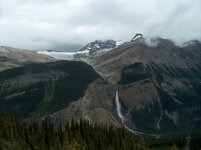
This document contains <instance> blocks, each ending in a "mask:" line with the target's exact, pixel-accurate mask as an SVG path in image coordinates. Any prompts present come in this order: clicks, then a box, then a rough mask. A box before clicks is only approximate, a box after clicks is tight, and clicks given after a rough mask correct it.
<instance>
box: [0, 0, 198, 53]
mask: <svg viewBox="0 0 201 150" xmlns="http://www.w3.org/2000/svg"><path fill="white" fill-rule="evenodd" d="M200 15H201V1H200V0H169V1H167V0H149V1H147V0H138V1H137V0H110V1H108V0H0V45H7V46H12V47H19V48H26V49H39V50H42V49H60V50H76V49H79V47H81V46H82V45H85V44H87V43H89V42H91V41H94V40H96V39H100V40H103V39H122V40H130V39H131V38H132V37H133V36H134V35H135V33H142V34H144V35H145V36H147V37H156V36H160V37H163V38H169V39H173V40H174V41H176V43H178V44H179V43H182V42H185V41H188V40H191V39H198V40H200V39H201V19H200Z"/></svg>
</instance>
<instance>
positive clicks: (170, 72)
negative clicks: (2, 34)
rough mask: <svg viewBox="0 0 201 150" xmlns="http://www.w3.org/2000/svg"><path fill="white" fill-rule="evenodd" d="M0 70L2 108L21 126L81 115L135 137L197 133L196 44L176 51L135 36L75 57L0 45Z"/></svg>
mask: <svg viewBox="0 0 201 150" xmlns="http://www.w3.org/2000/svg"><path fill="white" fill-rule="evenodd" d="M48 55H49V56H48ZM60 55H61V57H60ZM53 57H54V58H53ZM69 58H70V60H71V61H69ZM57 59H67V61H64V60H62V61H61V60H57ZM72 60H73V61H72ZM0 66H3V67H1V68H0V70H1V72H0V105H1V108H2V109H3V110H4V112H5V113H6V114H9V115H15V116H17V117H23V118H24V119H25V120H26V121H28V122H29V121H34V120H38V121H40V120H42V119H43V118H44V117H49V118H50V119H51V120H52V121H53V123H54V125H55V126H59V125H60V124H62V125H65V124H66V123H67V122H69V121H70V120H71V119H72V118H73V119H75V120H79V119H80V118H83V119H86V120H89V121H90V122H91V123H93V124H107V125H112V126H114V127H121V126H124V127H126V128H127V129H128V130H129V131H135V133H137V134H138V133H143V134H147V135H148V134H154V135H155V134H156V135H159V134H172V133H200V131H201V93H200V91H201V43H200V42H199V41H197V40H193V41H189V42H186V43H185V44H184V45H183V46H177V45H175V44H174V42H172V41H171V40H169V39H163V38H159V37H157V38H153V39H146V38H144V37H143V35H142V34H136V36H134V37H133V39H132V40H131V41H127V42H123V41H114V40H107V41H94V42H92V43H89V44H87V45H86V46H84V47H83V48H82V49H80V50H78V51H77V52H75V53H69V52H52V51H45V52H38V54H37V53H35V52H30V51H26V50H17V49H12V48H6V47H0ZM117 91H118V95H117ZM117 97H118V101H116V100H117ZM117 102H118V105H119V106H120V107H119V111H120V112H121V113H118V111H117Z"/></svg>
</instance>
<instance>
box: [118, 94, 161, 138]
mask: <svg viewBox="0 0 201 150" xmlns="http://www.w3.org/2000/svg"><path fill="white" fill-rule="evenodd" d="M115 104H116V111H117V114H118V116H119V118H120V119H121V122H122V124H123V126H124V128H125V129H126V130H128V131H129V132H131V133H133V134H136V135H148V136H154V137H158V135H154V134H148V133H143V132H139V131H135V130H132V129H130V128H129V127H127V126H126V124H125V122H124V116H123V115H122V112H121V103H120V101H119V93H118V90H116V95H115Z"/></svg>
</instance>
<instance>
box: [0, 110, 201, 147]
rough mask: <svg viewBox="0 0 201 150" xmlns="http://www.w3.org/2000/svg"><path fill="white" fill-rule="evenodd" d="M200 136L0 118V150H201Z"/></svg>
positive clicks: (81, 123)
mask: <svg viewBox="0 0 201 150" xmlns="http://www.w3.org/2000/svg"><path fill="white" fill-rule="evenodd" d="M200 141H201V137H200V136H195V135H194V136H191V135H183V136H175V137H174V136H164V137H160V138H154V137H139V136H135V135H133V134H131V133H128V132H127V131H125V130H124V129H123V128H113V127H106V126H97V125H91V124H90V123H89V122H88V121H85V120H80V121H79V123H78V122H75V121H73V120H72V121H71V122H70V123H69V124H67V125H66V126H65V127H59V128H57V129H55V128H54V126H53V124H52V123H51V121H50V120H49V119H45V120H43V121H42V122H40V123H32V124H30V125H28V124H26V123H25V122H24V121H23V120H20V119H14V118H12V117H7V116H5V115H3V114H2V113H1V115H0V150H102V149H103V150H107V149H108V150H118V149H120V150H149V149H150V150H179V149H181V150H183V149H186V148H190V149H192V150H198V149H200V148H201V142H200Z"/></svg>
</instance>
